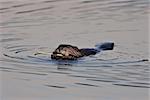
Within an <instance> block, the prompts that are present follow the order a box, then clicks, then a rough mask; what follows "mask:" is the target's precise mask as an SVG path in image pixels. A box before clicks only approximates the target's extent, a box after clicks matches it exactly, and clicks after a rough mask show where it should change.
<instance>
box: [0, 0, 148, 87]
mask: <svg viewBox="0 0 150 100" xmlns="http://www.w3.org/2000/svg"><path fill="white" fill-rule="evenodd" d="M148 6H149V2H148V0H36V1H17V0H16V1H15V0H14V1H9V0H8V1H7V0H6V1H1V6H0V14H1V19H2V20H1V21H0V30H1V33H0V37H1V40H0V42H1V51H2V52H1V58H0V62H1V65H2V66H1V67H0V71H2V72H3V73H12V75H13V74H16V75H17V76H15V77H16V78H14V79H13V80H20V81H29V82H30V81H38V82H39V83H36V84H40V85H43V86H46V87H51V88H62V89H63V88H65V89H67V88H71V87H76V88H78V86H81V87H82V86H86V87H89V88H90V87H97V88H100V87H105V85H102V84H101V83H103V82H104V83H107V84H111V85H112V86H124V87H136V88H150V83H149V81H148V80H149V77H148V73H149V62H148V60H147V59H148V56H147V55H148V39H147V36H148V17H147V16H148ZM104 41H114V42H115V50H113V51H105V52H101V53H100V54H98V55H95V56H90V57H85V58H82V59H79V60H78V61H54V60H51V59H50V55H38V56H36V55H34V53H36V52H37V51H45V52H52V51H53V50H54V49H55V48H56V47H57V46H58V45H59V44H61V43H68V44H73V45H77V46H78V47H79V48H82V47H92V46H94V45H95V44H97V43H100V42H104ZM26 75H29V76H31V77H28V78H26ZM59 75H61V77H63V75H65V78H67V79H66V82H62V81H57V77H56V76H59ZM39 76H40V77H39ZM37 77H39V79H37ZM46 77H51V79H49V80H48V79H47V80H44V79H45V78H46ZM61 77H60V78H58V80H61ZM34 78H35V80H34ZM65 78H64V77H63V78H62V79H63V80H64V81H65ZM55 79H56V80H55ZM68 79H71V82H70V81H68ZM51 81H54V82H52V83H51ZM33 88H34V87H33Z"/></svg>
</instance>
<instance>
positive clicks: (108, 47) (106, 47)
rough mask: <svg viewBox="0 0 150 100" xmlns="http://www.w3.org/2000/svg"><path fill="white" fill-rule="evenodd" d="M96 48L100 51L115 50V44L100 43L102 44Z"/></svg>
mask: <svg viewBox="0 0 150 100" xmlns="http://www.w3.org/2000/svg"><path fill="white" fill-rule="evenodd" d="M95 47H96V49H97V50H99V51H102V50H113V48H114V43H113V42H105V43H100V44H96V45H95Z"/></svg>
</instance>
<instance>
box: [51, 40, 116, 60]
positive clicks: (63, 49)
mask: <svg viewBox="0 0 150 100" xmlns="http://www.w3.org/2000/svg"><path fill="white" fill-rule="evenodd" d="M113 48H114V43H113V42H105V43H101V44H98V45H96V48H81V49H79V48H78V47H77V46H73V45H70V44H60V45H59V46H58V47H57V48H56V49H55V50H54V52H53V53H52V54H51V59H55V60H77V59H78V58H81V57H85V56H90V55H95V54H97V53H99V52H101V51H104V50H113Z"/></svg>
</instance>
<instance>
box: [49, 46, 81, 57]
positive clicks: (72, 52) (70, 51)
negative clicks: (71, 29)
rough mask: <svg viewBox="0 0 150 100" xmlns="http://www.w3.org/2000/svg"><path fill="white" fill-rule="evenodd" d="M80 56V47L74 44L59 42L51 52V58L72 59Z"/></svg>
mask: <svg viewBox="0 0 150 100" xmlns="http://www.w3.org/2000/svg"><path fill="white" fill-rule="evenodd" d="M79 57H82V54H81V52H80V49H78V48H77V47H76V46H72V45H66V44H61V45H59V46H58V48H56V50H55V51H54V52H53V53H52V55H51V58H52V59H62V60H64V59H67V60H73V59H77V58H79Z"/></svg>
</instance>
